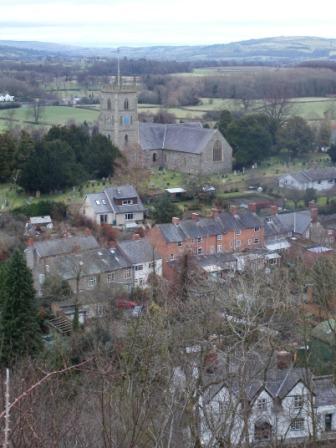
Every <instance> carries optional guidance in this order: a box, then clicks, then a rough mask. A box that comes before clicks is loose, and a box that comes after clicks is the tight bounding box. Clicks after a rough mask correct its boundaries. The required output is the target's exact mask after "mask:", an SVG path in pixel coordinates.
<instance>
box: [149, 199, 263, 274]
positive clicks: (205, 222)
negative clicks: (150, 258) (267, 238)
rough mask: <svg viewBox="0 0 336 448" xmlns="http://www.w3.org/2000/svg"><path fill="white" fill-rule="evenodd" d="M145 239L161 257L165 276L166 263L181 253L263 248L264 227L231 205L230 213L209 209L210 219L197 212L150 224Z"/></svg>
mask: <svg viewBox="0 0 336 448" xmlns="http://www.w3.org/2000/svg"><path fill="white" fill-rule="evenodd" d="M148 238H149V239H150V241H151V243H152V245H153V246H154V247H155V249H156V250H157V252H158V253H159V254H160V255H161V256H162V260H163V274H164V275H165V276H168V277H169V276H170V268H169V263H170V262H172V261H175V260H177V259H179V258H180V257H181V256H182V255H183V254H185V253H190V254H195V255H212V254H216V253H222V252H236V251H237V252H238V251H244V250H248V249H256V248H260V247H263V246H264V227H263V223H262V221H261V220H260V219H259V218H258V217H257V215H256V214H255V213H253V212H252V211H250V210H238V209H237V208H236V207H232V208H231V210H230V212H220V211H219V210H217V209H213V211H212V217H210V218H202V217H200V216H199V214H197V213H193V214H192V219H184V220H181V219H179V218H173V219H172V222H171V223H168V224H158V225H156V226H154V227H153V228H152V229H151V230H150V232H149V235H148Z"/></svg>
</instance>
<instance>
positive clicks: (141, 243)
mask: <svg viewBox="0 0 336 448" xmlns="http://www.w3.org/2000/svg"><path fill="white" fill-rule="evenodd" d="M118 249H119V250H120V252H121V253H122V254H123V255H124V257H125V258H126V259H127V260H128V261H129V263H130V264H131V265H132V270H133V285H134V287H139V288H146V287H148V280H149V277H150V275H153V274H155V275H158V276H159V277H162V258H161V257H160V256H159V255H158V253H157V252H156V251H155V250H154V248H153V246H152V245H151V244H150V242H149V241H148V240H146V239H144V238H142V239H135V240H127V241H126V240H125V241H120V242H119V243H118Z"/></svg>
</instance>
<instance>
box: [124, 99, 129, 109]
mask: <svg viewBox="0 0 336 448" xmlns="http://www.w3.org/2000/svg"><path fill="white" fill-rule="evenodd" d="M128 106H129V104H128V99H127V98H126V99H125V101H124V109H125V110H128Z"/></svg>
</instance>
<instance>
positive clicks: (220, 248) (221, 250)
mask: <svg viewBox="0 0 336 448" xmlns="http://www.w3.org/2000/svg"><path fill="white" fill-rule="evenodd" d="M217 252H223V246H222V245H221V244H217Z"/></svg>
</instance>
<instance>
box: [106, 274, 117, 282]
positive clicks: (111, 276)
mask: <svg viewBox="0 0 336 448" xmlns="http://www.w3.org/2000/svg"><path fill="white" fill-rule="evenodd" d="M115 279H116V274H115V272H110V273H109V274H107V283H113V282H114V281H115Z"/></svg>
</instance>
